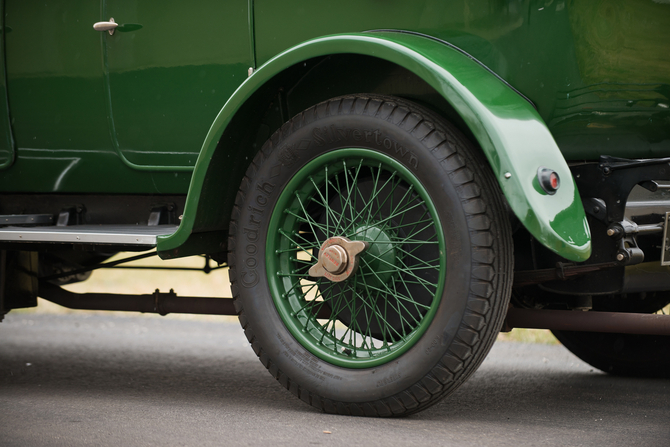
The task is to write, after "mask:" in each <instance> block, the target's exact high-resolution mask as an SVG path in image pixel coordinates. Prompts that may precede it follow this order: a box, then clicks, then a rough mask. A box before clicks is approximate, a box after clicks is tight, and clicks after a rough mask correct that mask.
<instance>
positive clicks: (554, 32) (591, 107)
mask: <svg viewBox="0 0 670 447" xmlns="http://www.w3.org/2000/svg"><path fill="white" fill-rule="evenodd" d="M255 11H256V29H257V32H256V53H257V57H258V63H259V64H263V63H265V62H267V61H268V60H270V59H271V58H273V57H274V56H275V55H277V54H279V53H280V52H282V51H285V50H287V49H289V48H292V47H294V46H295V45H297V44H299V43H301V42H304V41H307V40H310V39H313V38H316V37H320V36H324V35H327V34H336V33H349V32H360V31H364V30H374V29H398V30H409V31H415V32H420V33H424V34H427V35H430V36H433V37H436V38H439V39H442V40H445V41H447V42H450V43H451V44H454V45H456V46H457V47H459V48H461V49H463V50H465V51H467V52H468V53H469V54H471V55H473V56H474V57H476V58H477V59H478V60H480V61H481V62H483V63H484V64H485V65H486V66H487V67H489V68H491V69H492V70H493V71H494V72H495V73H497V74H498V75H500V76H501V77H502V78H504V79H505V80H506V81H508V82H509V83H510V84H511V85H513V86H514V87H516V88H517V89H518V90H520V91H521V92H522V93H523V94H525V95H526V96H527V97H529V98H531V99H532V100H533V102H534V103H535V104H536V106H537V109H538V112H539V114H540V116H541V117H542V118H543V119H544V122H545V123H546V124H547V126H548V128H549V130H550V131H551V133H552V135H554V138H555V140H556V142H557V143H558V146H559V147H560V149H561V151H562V152H563V154H564V156H565V157H566V159H567V160H584V159H587V160H593V159H597V158H598V157H599V156H600V155H601V154H609V155H613V156H619V157H629V158H651V157H661V156H666V157H667V156H670V125H668V123H670V108H669V106H670V58H668V57H667V56H668V52H669V51H668V42H670V3H668V2H666V1H651V0H608V1H602V0H522V1H518V2H510V1H507V0H466V1H444V0H412V1H411V2H409V1H404V2H403V1H387V2H384V3H383V5H382V4H381V3H380V2H379V1H378V0H340V1H337V2H304V1H302V0H285V1H281V2H277V1H275V0H256V1H255ZM642 30H644V31H642Z"/></svg>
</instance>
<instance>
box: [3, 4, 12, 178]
mask: <svg viewBox="0 0 670 447" xmlns="http://www.w3.org/2000/svg"><path fill="white" fill-rule="evenodd" d="M7 32H9V30H8V29H7V28H6V27H5V3H4V2H2V1H0V169H5V168H8V167H9V166H11V165H12V163H13V162H14V138H13V137H12V127H11V124H10V120H9V104H8V102H7V72H6V71H5V33H7Z"/></svg>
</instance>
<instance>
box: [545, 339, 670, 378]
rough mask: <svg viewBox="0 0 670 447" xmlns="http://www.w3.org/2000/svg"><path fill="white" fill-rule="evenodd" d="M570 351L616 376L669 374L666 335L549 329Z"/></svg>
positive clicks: (668, 349)
mask: <svg viewBox="0 0 670 447" xmlns="http://www.w3.org/2000/svg"><path fill="white" fill-rule="evenodd" d="M552 333H553V334H554V336H555V337H556V338H557V339H558V341H560V342H561V343H562V344H563V346H565V347H566V348H567V349H568V350H569V351H570V352H572V353H573V354H574V355H576V356H577V357H579V358H580V359H582V360H583V361H585V362H586V363H588V364H589V365H591V366H593V367H595V368H598V369H599V370H601V371H604V372H606V373H609V374H612V375H616V376H631V377H656V378H670V355H668V354H670V337H668V336H663V335H634V334H609V333H597V332H572V331H552Z"/></svg>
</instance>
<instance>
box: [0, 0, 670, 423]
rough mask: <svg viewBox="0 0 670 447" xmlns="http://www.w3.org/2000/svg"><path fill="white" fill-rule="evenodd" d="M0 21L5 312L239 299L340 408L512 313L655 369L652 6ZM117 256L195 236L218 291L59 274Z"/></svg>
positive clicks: (419, 388)
mask: <svg viewBox="0 0 670 447" xmlns="http://www.w3.org/2000/svg"><path fill="white" fill-rule="evenodd" d="M0 13H1V14H0V17H1V19H0V20H1V21H0V26H1V27H2V33H1V34H0V39H1V40H0V64H1V65H0V68H1V69H0V80H1V82H0V169H1V170H0V191H2V192H1V195H0V249H1V257H0V261H1V263H0V314H4V313H6V312H8V311H10V310H11V309H16V308H22V307H30V306H36V305H37V297H38V296H39V297H42V298H44V299H47V300H50V301H53V302H55V303H58V304H61V305H64V306H68V307H71V308H77V309H99V310H100V309H106V310H134V311H140V312H157V313H161V314H165V313H169V312H190V313H205V314H207V313H209V314H236V315H239V320H240V323H241V325H242V327H243V328H244V331H245V334H246V336H247V338H248V340H249V342H250V344H251V346H252V348H253V349H254V351H255V353H256V354H257V355H258V357H259V358H260V360H261V362H262V363H263V365H265V367H266V368H267V369H268V371H269V372H270V373H271V374H272V376H273V377H275V378H276V379H277V380H278V381H279V383H281V384H282V385H283V386H284V387H286V388H287V389H288V390H290V391H291V392H292V393H293V394H295V395H296V396H297V397H299V398H300V399H301V400H303V401H305V402H307V403H309V404H311V405H313V406H315V407H317V408H319V409H322V410H324V411H326V412H330V413H340V414H353V415H371V416H391V415H402V414H408V413H413V412H417V411H420V410H422V409H425V408H427V407H429V406H430V405H432V404H434V403H435V402H437V401H438V400H439V399H441V398H443V397H444V396H446V395H448V394H450V393H452V392H453V391H454V390H455V389H456V388H457V387H458V386H459V385H460V384H462V383H463V382H464V381H465V380H466V379H467V378H468V377H469V376H470V375H471V374H472V373H473V372H474V371H475V370H476V369H477V367H478V366H479V365H480V364H481V362H482V361H483V359H484V357H485V356H486V354H487V352H488V351H489V349H490V347H491V345H492V344H493V342H494V340H495V339H496V336H497V334H498V333H499V332H500V331H501V330H510V329H511V328H513V327H535V328H547V329H551V330H553V331H554V333H555V335H556V336H557V337H558V339H559V340H560V341H561V342H562V343H563V344H564V345H565V346H566V347H567V348H568V349H570V350H571V351H572V352H574V353H575V354H576V355H578V356H579V357H581V358H582V359H584V360H585V361H587V362H589V363H591V364H592V365H594V366H595V367H597V368H600V369H602V370H604V371H606V372H609V373H612V374H624V375H638V376H661V377H668V376H669V375H670V356H669V355H668V354H669V353H670V323H669V321H668V319H669V318H670V316H667V315H663V309H664V308H666V306H667V305H668V303H670V293H669V292H668V291H670V270H668V267H667V266H668V265H670V240H669V239H668V238H669V237H670V235H669V234H668V231H669V230H668V216H669V215H670V197H669V196H668V194H669V192H670V186H669V183H668V180H670V158H666V157H670V109H669V107H670V57H669V56H670V44H669V42H670V2H669V1H668V0H453V1H450V0H413V1H411V2H410V1H406V0H405V1H401V0H340V1H338V2H326V1H312V2H305V1H297V0H284V1H272V0H218V1H208V0H199V1H196V2H192V3H184V2H182V1H175V0H164V1H160V2H159V1H151V0H102V1H99V2H97V1H84V0H40V1H36V0H4V1H0ZM119 252H136V253H131V254H129V255H128V257H126V258H123V260H129V259H130V260H132V259H138V258H141V257H145V256H149V255H153V254H156V253H157V254H158V256H160V258H162V259H172V258H178V257H186V256H202V255H204V256H206V257H207V259H208V260H209V259H212V260H214V261H216V262H218V263H219V265H221V266H227V267H228V268H229V274H230V281H231V287H232V291H233V295H234V296H233V297H232V298H222V297H179V296H177V295H176V294H175V293H174V292H170V293H160V292H158V291H156V292H155V293H153V294H150V293H148V294H147V295H124V294H122V293H123V290H119V294H114V295H110V294H96V293H88V294H75V293H72V292H69V291H67V290H65V289H63V288H62V287H61V286H62V285H64V284H68V283H71V282H76V281H81V280H84V279H86V278H87V277H88V276H89V275H90V274H91V271H93V270H96V269H98V268H100V267H109V266H110V262H111V261H107V259H108V258H110V257H111V256H113V255H115V254H117V253H119ZM137 253H142V254H139V255H138V254H137ZM119 262H120V261H114V265H116V264H118V263H119ZM208 265H209V263H208ZM175 289H177V290H178V289H179V284H175ZM149 290H152V288H151V284H149V283H148V284H147V291H149Z"/></svg>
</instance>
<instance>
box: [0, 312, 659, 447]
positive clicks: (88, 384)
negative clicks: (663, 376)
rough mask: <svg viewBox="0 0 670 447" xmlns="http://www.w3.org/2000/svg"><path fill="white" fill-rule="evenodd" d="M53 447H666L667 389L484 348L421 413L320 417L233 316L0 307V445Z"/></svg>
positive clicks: (538, 352) (562, 360)
mask: <svg viewBox="0 0 670 447" xmlns="http://www.w3.org/2000/svg"><path fill="white" fill-rule="evenodd" d="M324 431H329V432H331V433H330V434H326V433H324ZM61 445H62V446H80V445H87V446H88V445H96V446H97V445H115V446H117V445H118V446H153V445H156V446H181V445H186V446H209V445H222V446H225V445H273V446H275V445H276V446H283V445H288V446H303V445H305V446H307V445H335V446H343V445H352V446H353V445H363V446H396V445H398V446H405V445H421V446H430V445H448V446H452V445H453V446H496V447H504V446H515V447H522V446H654V447H656V446H658V447H661V446H666V447H667V446H670V381H667V380H633V379H623V378H616V377H609V376H607V375H605V374H602V373H600V372H598V371H594V370H592V368H590V367H589V366H588V365H586V364H584V363H583V362H581V361H580V360H578V359H577V358H576V357H574V356H572V355H571V354H570V353H569V352H567V351H566V350H565V349H564V348H563V347H561V346H545V345H531V344H519V343H497V344H496V345H495V346H494V348H493V351H492V353H491V354H490V355H489V357H488V358H487V360H486V361H485V363H484V364H483V366H482V367H481V368H480V369H479V371H478V372H477V373H476V374H475V375H474V376H473V377H472V378H471V379H470V381H469V382H467V383H466V384H465V385H464V386H462V387H461V388H460V389H459V390H458V391H457V392H456V393H455V394H454V395H452V396H451V397H450V398H448V399H447V400H444V401H442V402H441V403H439V404H438V405H436V406H434V407H432V408H431V409H429V410H427V411H424V412H423V413H420V414H417V415H414V416H410V417H407V418H403V419H366V418H355V417H343V416H332V415H326V414H322V413H320V412H319V411H317V410H315V409H313V408H311V407H309V406H307V405H306V404H303V403H302V402H300V401H298V400H297V399H296V398H294V397H293V396H292V395H290V394H289V393H288V392H287V391H285V390H284V389H283V388H281V387H280V386H279V385H278V384H277V383H276V382H275V380H274V379H272V378H271V377H270V375H269V374H268V373H267V372H266V371H265V369H264V368H263V367H262V365H261V364H260V362H259V361H258V360H257V359H256V357H255V355H254V354H253V352H252V351H251V349H250V348H249V346H248V344H247V342H246V340H245V338H244V335H243V334H242V331H241V329H240V327H239V325H238V324H237V323H236V322H211V321H205V322H202V321H184V320H174V319H168V318H164V319H157V318H147V317H143V316H137V317H125V316H124V317H121V316H101V315H95V314H93V313H90V314H85V315H31V314H16V313H13V314H11V313H10V314H9V315H8V316H7V317H6V319H5V321H4V322H3V323H1V324H0V446H5V447H7V446H61Z"/></svg>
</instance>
